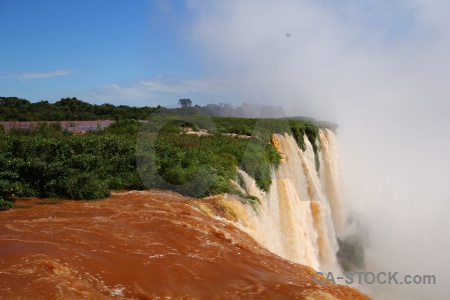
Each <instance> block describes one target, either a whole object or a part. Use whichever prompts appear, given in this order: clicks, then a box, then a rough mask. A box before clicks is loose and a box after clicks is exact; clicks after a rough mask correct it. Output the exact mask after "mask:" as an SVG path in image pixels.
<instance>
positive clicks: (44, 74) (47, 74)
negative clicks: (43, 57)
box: [4, 70, 74, 80]
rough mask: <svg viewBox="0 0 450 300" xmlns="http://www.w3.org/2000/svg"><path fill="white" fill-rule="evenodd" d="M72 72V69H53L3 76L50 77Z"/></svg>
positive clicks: (18, 77) (22, 77)
mask: <svg viewBox="0 0 450 300" xmlns="http://www.w3.org/2000/svg"><path fill="white" fill-rule="evenodd" d="M72 73H74V71H73V70H54V71H47V72H25V73H20V74H14V75H8V76H5V77H4V78H16V79H25V80H30V79H38V78H51V77H57V76H65V75H69V74H72Z"/></svg>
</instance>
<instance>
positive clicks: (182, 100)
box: [178, 98, 192, 107]
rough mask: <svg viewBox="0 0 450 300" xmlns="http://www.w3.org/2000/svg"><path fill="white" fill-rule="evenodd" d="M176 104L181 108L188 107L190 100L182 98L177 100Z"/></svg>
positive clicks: (190, 103)
mask: <svg viewBox="0 0 450 300" xmlns="http://www.w3.org/2000/svg"><path fill="white" fill-rule="evenodd" d="M178 104H180V105H181V106H182V107H188V106H191V105H192V101H191V99H188V98H183V99H180V100H178Z"/></svg>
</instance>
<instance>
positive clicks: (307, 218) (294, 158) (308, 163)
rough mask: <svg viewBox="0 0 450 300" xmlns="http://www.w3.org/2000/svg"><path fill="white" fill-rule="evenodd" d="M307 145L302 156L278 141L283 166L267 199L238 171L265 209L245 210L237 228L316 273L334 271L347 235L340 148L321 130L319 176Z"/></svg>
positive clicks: (284, 139) (293, 145)
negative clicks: (339, 243) (340, 243)
mask: <svg viewBox="0 0 450 300" xmlns="http://www.w3.org/2000/svg"><path fill="white" fill-rule="evenodd" d="M304 141H305V144H306V149H305V151H302V150H301V149H300V148H299V147H298V145H297V142H296V140H295V139H294V138H293V137H292V136H290V135H288V134H285V135H284V136H282V135H279V134H275V135H274V136H273V138H272V143H273V145H274V146H275V147H276V148H277V150H278V151H279V152H280V153H281V155H282V160H281V163H280V165H279V166H278V168H277V169H276V170H275V169H273V170H272V184H271V186H270V189H269V192H267V193H265V192H263V191H261V190H260V189H259V188H258V187H257V185H256V183H255V180H254V179H253V178H251V177H250V176H249V175H248V174H246V173H245V172H244V171H242V170H239V174H240V177H241V179H242V180H243V182H244V184H243V188H244V189H245V191H246V193H247V194H248V195H252V196H255V197H257V198H258V199H260V201H261V206H260V207H259V209H258V212H257V213H256V212H255V211H253V209H252V208H251V207H249V206H245V210H246V212H245V213H242V212H243V210H242V207H241V206H240V209H239V210H237V211H236V212H235V214H236V215H237V216H238V217H237V219H238V220H240V222H239V224H238V226H239V227H240V228H241V229H243V230H244V231H246V232H247V233H249V234H250V235H251V236H252V237H254V238H255V239H256V240H257V241H258V242H259V243H260V244H262V245H263V246H265V247H266V248H267V249H269V250H270V251H272V252H274V253H276V254H278V255H280V256H281V257H284V258H286V259H289V260H291V261H293V262H297V263H300V264H304V265H308V266H310V267H312V268H314V269H316V270H318V269H322V268H334V267H335V266H336V252H337V239H336V235H337V234H338V233H340V232H342V230H343V229H344V214H343V208H342V195H341V179H340V176H341V172H340V162H339V152H338V151H337V150H338V146H337V142H336V138H335V136H334V134H333V132H331V131H330V130H328V129H320V131H319V142H320V151H319V162H320V168H319V171H317V170H316V167H315V154H314V150H313V147H312V145H311V143H310V142H309V140H308V138H307V137H306V136H305V137H304ZM222 200H223V201H226V199H222ZM229 201H230V202H232V201H233V200H231V199H229ZM229 205H230V207H231V206H232V205H231V203H230V204H229ZM233 205H234V204H233ZM234 207H235V206H234Z"/></svg>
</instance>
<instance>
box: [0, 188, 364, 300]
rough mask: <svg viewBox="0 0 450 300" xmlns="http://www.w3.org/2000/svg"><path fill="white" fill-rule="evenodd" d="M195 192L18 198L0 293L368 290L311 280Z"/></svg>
mask: <svg viewBox="0 0 450 300" xmlns="http://www.w3.org/2000/svg"><path fill="white" fill-rule="evenodd" d="M199 201H201V200H195V199H190V198H185V197H182V196H180V195H178V194H174V193H171V192H166V191H145V192H135V191H133V192H120V193H115V194H113V195H112V196H111V197H109V198H107V199H105V200H101V201H60V202H55V201H48V200H37V199H23V200H18V201H16V208H15V209H12V210H9V211H6V212H2V213H0V232H1V233H2V238H1V239H0V255H1V256H0V257H1V260H0V270H1V272H0V298H1V299H18V298H20V299H158V298H165V297H170V298H172V299H181V298H182V299H241V298H242V299H343V300H344V299H345V300H348V299H370V298H369V297H368V296H366V295H364V294H362V293H360V292H358V291H357V290H356V289H354V288H350V287H347V286H340V285H335V284H326V285H320V284H317V283H315V282H314V274H315V271H314V270H313V269H311V268H310V267H307V266H303V265H300V264H295V263H292V262H290V261H288V260H286V259H283V258H281V257H279V256H277V255H275V254H273V253H271V252H269V251H268V250H266V249H265V248H263V247H262V246H260V245H259V244H258V243H257V242H256V241H255V240H254V239H253V238H251V237H250V236H249V235H248V234H246V233H245V232H243V231H241V230H239V229H238V228H237V227H235V226H234V225H233V224H231V223H229V222H225V221H223V220H221V219H220V218H219V217H210V216H208V215H207V214H205V213H203V212H202V211H200V210H199V209H198V208H196V206H198V205H197V204H198V203H199ZM39 204H49V205H39ZM207 206H208V205H207V203H206V204H205V206H204V208H205V209H206V208H207Z"/></svg>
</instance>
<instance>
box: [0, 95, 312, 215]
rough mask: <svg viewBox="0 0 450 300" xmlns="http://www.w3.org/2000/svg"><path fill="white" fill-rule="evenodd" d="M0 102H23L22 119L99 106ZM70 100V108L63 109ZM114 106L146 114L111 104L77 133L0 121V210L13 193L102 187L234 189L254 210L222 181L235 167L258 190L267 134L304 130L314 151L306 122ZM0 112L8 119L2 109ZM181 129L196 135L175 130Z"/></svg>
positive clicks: (90, 192)
mask: <svg viewBox="0 0 450 300" xmlns="http://www.w3.org/2000/svg"><path fill="white" fill-rule="evenodd" d="M0 100H1V101H3V102H0V104H2V105H0V109H4V108H5V107H9V108H11V107H16V108H17V107H18V109H16V111H17V112H23V111H26V109H25V108H26V107H28V108H27V109H29V114H28V115H27V117H26V118H25V119H27V118H29V119H40V118H41V117H42V115H40V114H41V113H42V114H45V115H49V116H51V115H52V113H51V112H53V116H55V117H54V119H59V118H60V117H63V118H64V119H69V120H70V119H78V117H80V116H81V117H82V118H85V117H89V116H97V115H96V114H97V113H98V112H99V111H98V110H96V109H100V107H104V105H101V106H95V105H90V104H87V103H85V102H82V101H80V100H77V99H75V98H72V99H69V98H66V99H62V100H61V101H59V102H57V103H55V104H48V105H51V108H49V111H46V110H45V109H43V110H42V111H40V110H37V109H36V107H35V105H38V104H39V103H37V104H36V103H35V104H30V103H29V102H28V101H26V100H22V99H17V98H0ZM5 103H6V104H5ZM39 105H41V106H43V107H47V104H45V105H44V104H43V103H40V104H39ZM39 105H38V106H39ZM71 106H73V110H71V109H67V107H71ZM30 107H31V108H30ZM116 109H124V110H125V111H127V112H129V113H130V114H129V115H132V116H133V117H136V118H137V119H144V117H143V115H144V114H147V113H148V115H149V118H148V119H147V120H143V121H136V120H135V119H130V118H125V119H123V118H121V117H117V116H118V115H119V111H115V110H114V109H112V111H111V112H110V113H105V114H104V116H105V117H107V118H110V117H113V118H115V119H116V122H115V123H113V124H112V125H110V126H109V127H107V128H106V129H104V130H99V131H90V132H87V133H84V134H78V135H77V134H74V133H71V132H68V131H66V130H63V129H62V127H61V125H60V124H58V123H50V124H49V123H47V122H40V123H38V124H37V126H35V127H33V128H28V129H13V130H11V131H5V130H4V128H3V127H0V149H1V152H0V209H5V208H8V207H10V205H11V200H12V199H13V198H14V197H22V196H34V197H52V198H61V197H62V198H69V199H98V198H104V197H107V196H108V195H109V194H110V190H118V189H126V190H130V189H137V190H140V189H147V188H159V189H170V190H173V191H176V192H179V193H181V194H183V195H187V196H193V197H205V196H209V195H214V194H219V193H232V194H238V195H240V196H241V197H242V199H243V201H246V202H248V203H249V204H250V205H252V207H254V208H255V207H256V206H257V205H258V200H257V199H255V198H253V197H250V196H245V195H242V194H241V192H240V191H239V190H237V189H236V188H235V187H233V185H232V184H231V182H230V179H233V180H236V181H238V182H239V181H242V180H240V178H239V176H238V172H237V170H238V168H240V169H242V170H244V171H245V172H247V173H248V174H249V175H250V176H252V177H253V178H254V179H255V180H256V183H257V184H258V186H259V187H260V188H261V189H263V190H266V191H267V190H268V189H269V187H270V185H271V176H270V175H271V169H272V168H274V167H277V165H278V164H279V162H280V154H279V153H278V151H277V150H276V149H275V147H274V146H273V145H272V144H271V143H270V142H271V138H272V135H273V134H274V133H279V134H284V133H286V132H287V133H290V134H293V136H294V137H295V139H296V140H297V143H298V145H299V146H300V147H301V148H302V149H305V147H306V146H305V141H304V139H303V137H304V136H305V135H306V136H307V138H308V139H309V141H310V142H311V143H312V145H313V147H314V150H315V152H316V153H317V151H318V145H317V136H318V127H317V125H316V124H314V122H311V121H309V120H307V121H305V120H299V119H292V120H291V119H268V118H266V119H257V118H235V117H211V116H209V115H207V114H205V113H204V112H202V109H201V108H200V107H197V106H196V107H191V106H186V107H182V108H178V109H175V110H168V109H165V108H155V109H150V108H142V109H133V108H130V107H126V108H125V107H119V108H116ZM3 111H4V110H3ZM11 111H14V109H12V110H11ZM11 111H10V112H11ZM133 111H134V113H135V114H134V115H133V114H132V112H133ZM62 112H66V113H67V114H64V113H62ZM150 112H151V113H150ZM179 112H182V114H181V115H180V114H179ZM60 113H62V114H60ZM91 113H92V114H91ZM75 114H76V115H75ZM125 115H127V114H125ZM0 116H1V117H2V118H3V119H5V116H6V119H8V117H7V116H8V114H3V112H2V113H0ZM127 116H128V115H127ZM16 119H17V118H16ZM49 120H50V119H49ZM182 128H190V129H192V130H193V131H197V133H198V134H180V129H182ZM231 134H235V135H231Z"/></svg>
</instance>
